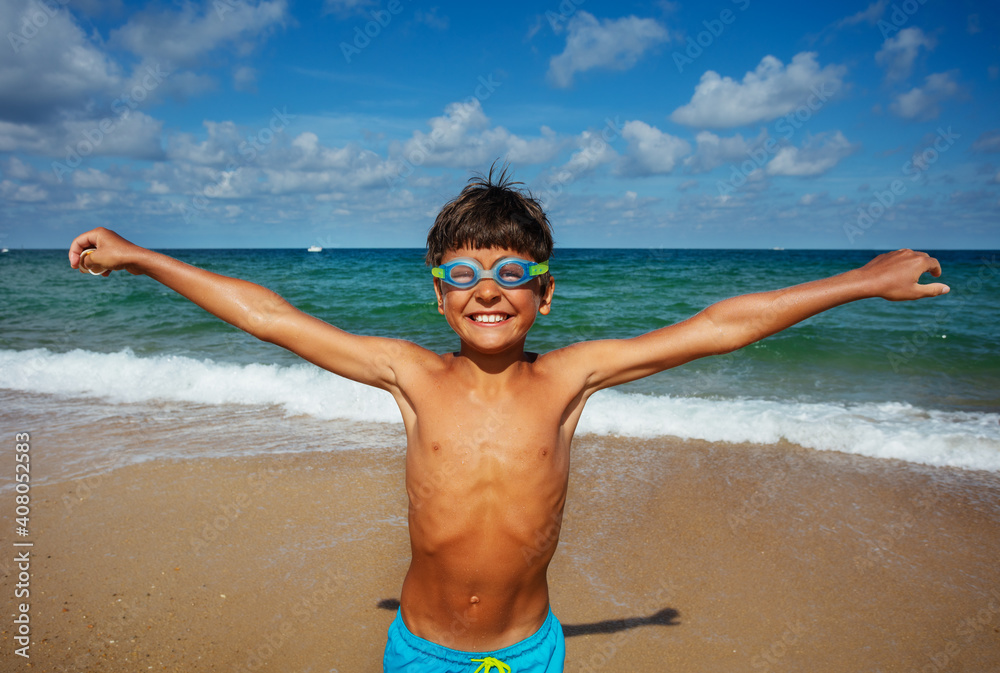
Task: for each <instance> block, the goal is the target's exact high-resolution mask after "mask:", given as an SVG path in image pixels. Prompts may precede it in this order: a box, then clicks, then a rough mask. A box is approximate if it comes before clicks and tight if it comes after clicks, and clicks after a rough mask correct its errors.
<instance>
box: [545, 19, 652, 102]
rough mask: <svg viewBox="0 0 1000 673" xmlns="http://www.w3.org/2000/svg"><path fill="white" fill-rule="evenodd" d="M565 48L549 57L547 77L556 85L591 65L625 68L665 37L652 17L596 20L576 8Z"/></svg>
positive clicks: (562, 85) (563, 85)
mask: <svg viewBox="0 0 1000 673" xmlns="http://www.w3.org/2000/svg"><path fill="white" fill-rule="evenodd" d="M567 31H568V35H567V36H566V48H565V49H564V50H563V52H562V53H561V54H559V55H558V56H553V57H552V59H551V60H550V61H549V72H548V80H549V82H550V83H551V84H552V85H553V86H556V87H560V88H566V87H569V86H571V85H572V84H573V76H574V75H575V74H576V73H578V72H586V71H587V70H592V69H594V68H604V69H608V70H628V69H629V68H631V67H632V66H634V65H635V64H636V63H637V62H638V60H639V59H640V58H641V57H642V55H643V54H644V53H645V52H646V51H648V50H649V49H651V48H653V47H655V46H656V45H658V44H660V43H662V42H666V41H667V40H668V39H669V35H668V33H667V29H666V28H664V27H663V26H661V25H660V24H659V23H657V22H656V21H655V20H654V19H640V18H638V17H636V16H627V17H624V18H621V19H617V20H611V19H604V20H603V21H598V20H597V19H596V18H595V17H594V15H593V14H590V13H588V12H585V11H582V10H581V11H578V12H576V14H574V15H573V17H572V18H571V19H570V20H569V24H568V26H567Z"/></svg>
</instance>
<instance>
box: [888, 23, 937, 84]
mask: <svg viewBox="0 0 1000 673" xmlns="http://www.w3.org/2000/svg"><path fill="white" fill-rule="evenodd" d="M936 45H937V40H935V39H934V38H933V37H931V36H929V35H925V34H924V31H922V30H920V29H919V28H904V29H903V30H901V31H899V33H897V34H896V35H895V36H894V37H890V38H888V39H887V40H886V41H885V42H884V43H883V44H882V49H880V50H879V51H878V53H876V54H875V62H876V63H878V64H879V65H880V66H882V67H883V68H885V71H886V72H885V76H886V79H888V80H889V81H898V80H903V79H906V78H907V77H909V76H910V73H911V72H912V70H913V62H914V61H915V60H916V59H917V55H918V54H919V52H920V48H921V47H923V48H924V49H927V50H928V51H929V50H931V49H934V47H935V46H936Z"/></svg>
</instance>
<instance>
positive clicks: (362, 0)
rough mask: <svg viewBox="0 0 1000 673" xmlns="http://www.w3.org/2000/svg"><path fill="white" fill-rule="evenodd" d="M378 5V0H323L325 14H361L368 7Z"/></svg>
mask: <svg viewBox="0 0 1000 673" xmlns="http://www.w3.org/2000/svg"><path fill="white" fill-rule="evenodd" d="M376 5H378V2H376V0H323V14H336V15H337V16H340V17H346V16H350V15H351V14H359V13H361V12H362V11H363V10H365V9H366V8H368V7H374V6H376Z"/></svg>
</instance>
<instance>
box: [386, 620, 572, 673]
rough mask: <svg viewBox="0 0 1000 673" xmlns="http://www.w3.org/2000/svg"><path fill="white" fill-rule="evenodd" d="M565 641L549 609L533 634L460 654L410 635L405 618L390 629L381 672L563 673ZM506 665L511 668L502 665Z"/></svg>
mask: <svg viewBox="0 0 1000 673" xmlns="http://www.w3.org/2000/svg"><path fill="white" fill-rule="evenodd" d="M565 660H566V641H565V639H564V638H563V630H562V625H561V624H560V623H559V620H558V619H556V616H555V615H554V614H552V608H549V616H548V617H546V618H545V622H544V623H543V624H542V626H541V628H539V629H538V631H536V632H535V634H534V635H532V636H529V637H527V638H525V639H524V640H522V641H521V642H519V643H515V644H514V645H511V646H510V647H505V648H503V649H502V650H494V651H493V652H461V651H459V650H453V649H450V648H447V647H444V646H442V645H438V644H437V643H432V642H431V641H429V640H425V639H423V638H420V637H418V636H415V635H413V634H412V633H410V630H409V629H407V628H406V624H404V623H403V617H402V615H401V614H400V612H399V611H398V610H397V611H396V619H394V620H393V622H392V624H391V625H390V626H389V640H388V642H387V643H386V645H385V657H384V658H383V659H382V667H383V668H382V670H383V671H384V672H385V673H397V672H399V673H423V672H425V671H427V672H431V671H433V673H476V671H477V670H478V671H479V673H507V671H508V670H509V671H510V673H563V664H564V662H565ZM499 663H503V664H506V665H507V666H508V667H509V668H503V667H501V666H499V665H498V664H499Z"/></svg>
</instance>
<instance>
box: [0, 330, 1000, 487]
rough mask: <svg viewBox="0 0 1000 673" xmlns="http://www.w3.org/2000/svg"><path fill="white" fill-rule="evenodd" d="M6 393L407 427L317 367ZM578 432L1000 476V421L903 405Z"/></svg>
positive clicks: (109, 368)
mask: <svg viewBox="0 0 1000 673" xmlns="http://www.w3.org/2000/svg"><path fill="white" fill-rule="evenodd" d="M0 388H5V389H11V390H20V391H26V392H34V393H46V394H52V395H62V396H71V397H85V398H98V399H104V400H107V401H109V402H112V403H137V402H150V401H156V400H165V401H175V402H193V403H199V404H211V405H222V404H238V405H276V406H278V407H280V408H282V409H283V410H284V411H285V413H287V414H289V415H300V414H304V415H309V416H312V417H314V418H318V419H323V420H334V419H343V420H349V421H360V422H375V423H399V422H400V417H399V411H398V410H397V408H396V405H395V403H394V402H393V399H392V397H391V396H390V395H388V394H387V393H385V392H383V391H380V390H376V389H374V388H370V387H368V386H364V385H361V384H359V383H355V382H353V381H349V380H346V379H343V378H341V377H338V376H334V375H331V374H329V373H327V372H325V371H323V370H321V369H319V368H317V367H314V366H312V365H308V364H300V365H292V366H281V365H259V364H251V365H236V364H227V363H218V362H213V361H211V360H196V359H192V358H187V357H182V356H169V355H161V356H154V357H138V356H136V355H135V354H134V353H132V352H131V351H129V350H125V351H121V352H118V353H94V352H90V351H85V350H75V351H71V352H67V353H53V352H50V351H48V350H46V349H33V350H26V351H13V350H0ZM577 431H578V432H590V433H596V434H604V435H622V436H630V437H658V436H675V437H681V438H685V439H703V440H708V441H724V442H757V443H768V444H770V443H775V442H779V441H782V440H785V441H788V442H792V443H795V444H799V445H801V446H804V447H808V448H812V449H817V450H823V451H842V452H847V453H856V454H862V455H867V456H872V457H876V458H896V459H901V460H906V461H911V462H916V463H924V464H928V465H938V466H952V467H960V468H966V469H978V470H990V471H1000V414H995V413H987V412H972V411H942V410H933V409H922V408H920V407H915V406H912V405H910V404H906V403H900V402H884V403H862V404H846V403H844V404H841V403H805V402H796V401H792V400H788V401H772V400H758V399H705V398H694V397H671V396H668V395H648V394H638V393H622V392H618V391H614V390H608V391H602V392H600V393H598V394H596V395H594V396H593V397H592V398H591V400H590V401H589V402H588V405H587V409H586V411H585V412H584V414H583V417H582V419H581V421H580V425H579V427H578V430H577Z"/></svg>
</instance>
